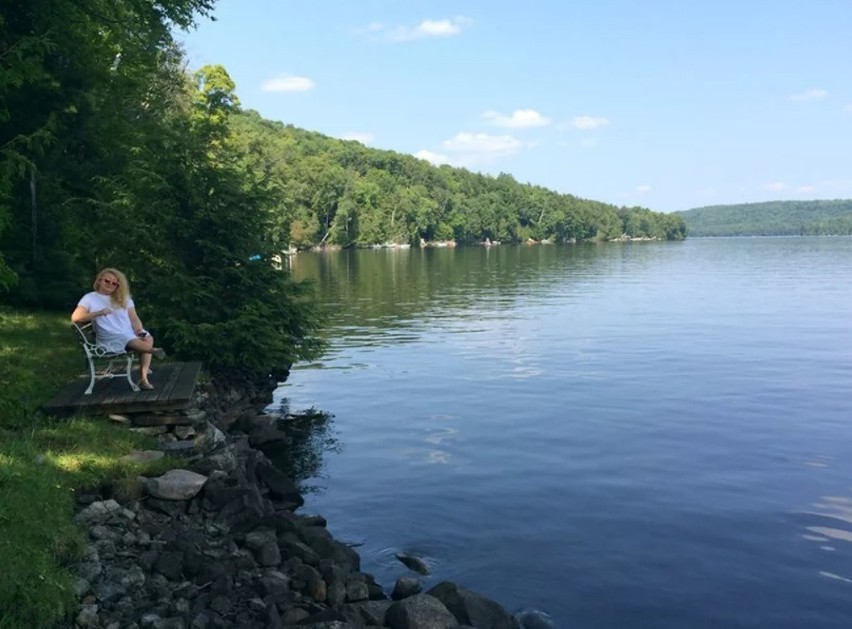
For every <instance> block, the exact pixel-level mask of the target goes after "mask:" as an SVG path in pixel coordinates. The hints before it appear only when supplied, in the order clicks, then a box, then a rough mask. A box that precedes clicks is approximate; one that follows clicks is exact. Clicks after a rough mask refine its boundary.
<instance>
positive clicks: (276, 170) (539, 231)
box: [233, 111, 685, 250]
mask: <svg viewBox="0 0 852 629" xmlns="http://www.w3.org/2000/svg"><path fill="white" fill-rule="evenodd" d="M233 128H234V130H235V134H236V137H237V138H238V141H239V142H241V143H242V144H244V145H246V146H252V147H255V149H256V150H257V151H258V152H259V153H260V156H259V157H258V158H257V159H258V160H261V161H262V162H263V163H264V164H265V166H264V172H266V173H267V175H268V179H267V186H268V187H270V188H271V189H274V190H275V195H276V198H277V202H276V203H275V204H274V206H273V207H272V210H271V211H272V215H273V216H272V221H273V225H274V227H273V230H274V234H275V243H276V246H278V247H279V249H281V250H283V249H287V248H288V247H290V246H295V247H299V248H307V247H311V246H316V245H326V244H333V245H340V246H344V247H347V246H359V247H369V246H372V245H377V244H386V243H396V244H402V243H410V244H418V243H419V242H420V240H421V239H423V240H426V241H433V240H455V241H456V242H457V243H459V244H474V243H477V242H481V241H483V240H485V239H486V238H488V239H490V240H500V241H503V242H507V243H511V242H514V243H517V242H525V241H527V240H529V239H532V240H545V239H547V240H554V241H559V242H567V241H570V242H574V241H579V240H613V239H617V238H620V237H622V236H623V235H628V236H631V237H647V238H660V239H672V240H680V239H682V238H683V237H684V236H685V229H684V227H683V222H682V220H681V219H680V218H678V217H674V216H671V215H666V214H661V213H656V212H651V211H650V210H647V209H645V208H617V207H615V206H613V205H608V204H605V203H600V202H597V201H590V200H587V199H579V198H577V197H574V196H572V195H564V194H558V193H556V192H553V191H552V190H547V189H545V188H542V187H540V186H531V185H525V184H520V183H518V182H517V181H515V179H514V178H513V177H512V176H511V175H508V174H501V175H499V176H497V177H491V176H488V175H482V174H478V173H472V172H470V171H468V170H465V169H459V168H450V167H449V166H441V167H435V166H432V165H431V164H429V163H427V162H425V161H424V160H420V159H417V158H415V157H413V156H410V155H401V154H399V153H395V152H393V151H382V150H377V149H371V148H367V147H365V146H363V145H361V144H358V143H357V142H351V141H344V140H338V139H334V138H330V137H326V136H323V135H320V134H318V133H314V132H310V131H305V130H302V129H297V128H294V127H292V126H289V125H284V124H281V123H277V122H272V121H268V120H264V119H263V118H261V117H260V116H259V115H258V114H257V113H256V112H252V111H248V112H238V113H235V115H234V123H233ZM631 217H632V218H631Z"/></svg>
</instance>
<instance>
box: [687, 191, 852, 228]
mask: <svg viewBox="0 0 852 629" xmlns="http://www.w3.org/2000/svg"><path fill="white" fill-rule="evenodd" d="M677 214H679V215H680V216H681V217H682V218H683V220H684V221H685V222H686V226H687V229H688V230H689V234H690V235H691V236H848V235H852V199H846V200H841V199H835V200H820V201H767V202H764V203H743V204H738V205H712V206H708V207H700V208H695V209H692V210H686V211H683V212H677Z"/></svg>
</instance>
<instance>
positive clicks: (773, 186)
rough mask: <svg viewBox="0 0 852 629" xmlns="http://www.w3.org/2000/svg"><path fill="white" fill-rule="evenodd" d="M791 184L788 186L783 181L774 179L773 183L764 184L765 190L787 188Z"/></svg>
mask: <svg viewBox="0 0 852 629" xmlns="http://www.w3.org/2000/svg"><path fill="white" fill-rule="evenodd" d="M789 187H790V186H788V185H787V184H786V183H784V182H783V181H773V182H772V183H767V184H765V185H764V186H763V188H764V190H778V191H781V190H787V189H788V188H789Z"/></svg>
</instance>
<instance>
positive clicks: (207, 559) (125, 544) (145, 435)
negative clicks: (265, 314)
mask: <svg viewBox="0 0 852 629" xmlns="http://www.w3.org/2000/svg"><path fill="white" fill-rule="evenodd" d="M66 328H67V325H66V322H65V321H64V317H63V316H61V315H57V314H47V313H41V314H39V313H23V312H16V311H12V310H9V309H7V308H3V309H2V310H0V338H2V340H3V342H4V343H3V347H4V348H5V349H4V351H5V352H6V353H7V354H8V355H9V357H11V358H12V359H13V360H12V361H7V362H6V363H4V368H3V372H2V374H0V375H2V381H3V384H4V385H5V386H4V389H3V393H2V404H3V406H2V408H3V410H4V412H5V414H4V417H3V420H4V429H3V440H2V445H0V493H2V498H3V499H2V501H0V505H2V507H0V561H2V563H3V565H4V568H5V569H4V574H3V576H2V577H0V627H2V628H3V629H10V628H12V627H22V626H28V627H30V626H31V627H48V626H57V627H68V628H70V627H115V628H120V627H133V626H137V627H145V626H147V627H202V626H204V627H223V628H224V627H257V628H258V629H260V628H263V627H286V626H295V624H296V623H298V625H299V626H303V627H314V628H315V629H318V628H320V627H323V628H325V627H366V626H377V627H381V626H386V627H395V628H397V629H403V628H411V629H416V628H417V627H427V626H428V627H438V626H440V627H447V628H449V627H456V626H472V627H498V628H506V629H512V628H517V627H520V626H526V625H525V624H524V625H522V624H521V622H520V621H519V620H518V618H520V619H521V620H524V619H533V620H534V621H535V622H537V623H538V624H537V625H535V626H548V625H546V624H542V623H546V622H547V621H546V617H545V616H544V615H541V614H537V613H535V612H529V611H528V612H524V613H521V614H520V615H519V616H518V618H515V617H513V616H512V615H511V614H509V613H508V612H507V611H506V610H505V609H503V608H502V606H500V605H499V604H498V603H497V602H495V601H492V600H489V599H487V598H486V597H483V596H482V595H480V594H477V593H475V592H472V591H470V590H467V589H465V588H464V587H463V586H461V585H458V584H455V583H451V582H446V581H443V582H440V583H438V584H437V585H435V586H433V587H432V588H430V589H429V591H428V592H423V587H422V585H421V583H420V576H422V574H423V573H424V570H423V567H424V566H425V564H424V563H423V562H422V561H421V560H419V559H418V558H416V557H412V556H407V555H405V554H402V555H399V556H398V558H399V560H400V562H401V563H400V576H399V578H398V579H397V580H396V582H395V583H394V584H392V586H391V584H385V586H382V585H381V584H378V583H376V581H375V579H374V578H373V577H372V576H371V575H369V574H367V573H363V572H361V570H360V557H359V556H358V554H357V553H356V552H355V551H354V550H353V549H352V548H351V547H349V546H348V545H347V544H345V543H342V542H340V541H338V540H336V539H335V538H334V537H333V536H332V535H331V534H330V533H329V531H328V529H327V528H326V521H325V519H324V518H322V517H321V516H317V515H299V514H297V513H296V512H295V511H296V510H297V509H298V507H300V506H301V505H302V504H303V499H302V497H301V494H300V490H299V487H298V482H297V481H294V479H293V478H292V476H293V473H294V472H293V471H294V470H296V469H300V470H302V475H303V476H304V475H306V474H309V473H310V472H311V471H312V470H313V467H315V466H316V465H317V464H318V461H319V460H320V459H321V456H322V453H321V452H317V451H315V448H313V449H312V447H311V445H310V442H311V438H312V435H313V434H314V432H315V431H316V430H322V428H323V424H324V423H325V422H326V421H328V417H327V416H325V415H324V414H322V413H317V412H313V413H310V412H309V413H305V414H302V415H287V414H275V413H272V414H268V413H267V412H265V409H266V408H267V407H268V405H269V404H270V403H271V400H272V391H273V389H274V387H275V386H276V383H274V382H271V381H270V380H269V379H266V378H263V379H261V380H260V381H257V382H249V381H248V380H246V379H245V378H243V377H238V378H236V379H235V380H234V381H228V380H227V379H224V378H221V377H220V378H218V379H211V380H207V381H206V382H204V383H202V384H200V385H199V386H198V387H197V390H196V400H195V404H194V405H193V407H192V408H190V409H188V410H186V411H183V412H182V413H181V416H182V417H183V419H182V420H181V419H180V418H177V419H176V418H175V417H174V416H173V415H174V414H167V415H156V414H153V415H152V414H150V413H147V414H146V413H142V414H139V415H130V416H127V415H125V416H111V420H112V422H108V421H106V420H105V419H104V418H84V417H76V418H73V419H71V420H61V419H56V418H51V417H46V416H42V415H41V413H40V412H39V411H38V407H39V405H40V404H41V403H42V402H43V401H44V400H45V399H46V398H47V397H49V396H50V395H51V394H52V392H53V391H52V389H53V388H54V387H56V386H57V385H59V384H60V383H64V382H65V381H67V379H68V378H70V377H72V375H73V374H74V373H76V371H78V369H75V367H74V364H75V363H77V361H76V360H75V359H79V356H78V355H77V354H78V351H77V348H76V347H74V345H73V343H71V342H70V333H69V335H68V337H69V342H67V343H61V342H60V343H58V344H57V345H56V346H55V347H50V348H45V350H44V353H48V352H49V353H50V354H51V356H55V358H53V359H52V362H51V364H52V365H53V366H54V367H56V368H55V369H52V370H51V371H52V376H51V378H50V379H49V381H48V382H41V381H39V380H38V379H37V378H34V377H33V376H32V374H33V373H35V372H36V366H37V364H38V361H40V360H43V358H44V356H43V355H42V353H40V352H39V351H37V350H36V348H37V345H36V344H37V342H38V340H40V339H44V338H45V337H47V338H50V339H52V340H58V339H57V337H58V336H59V335H60V334H61V332H63V331H67V330H66ZM77 366H78V367H79V364H78V365H77ZM20 399H24V400H28V404H26V405H21V404H20V403H18V404H17V405H16V403H15V400H20ZM134 419H135V421H136V422H137V423H139V424H140V425H142V426H144V427H134ZM270 448H272V449H273V450H274V452H275V453H276V455H275V457H276V460H280V459H281V457H282V454H283V456H284V457H285V458H286V459H289V460H290V461H291V464H290V465H288V466H287V467H288V468H289V469H288V470H287V472H288V473H285V472H283V471H282V470H281V469H279V468H277V467H275V466H274V465H273V464H272V463H271V461H270V460H269V459H268V458H267V457H266V454H265V452H266V451H268V449H270ZM302 457H306V458H305V460H303V459H302ZM313 471H316V470H313ZM297 476H298V474H297ZM35 511H37V512H38V515H37V516H36V514H35V513H34V512H35ZM427 570H428V568H427ZM524 622H526V621H524Z"/></svg>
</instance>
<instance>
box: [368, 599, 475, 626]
mask: <svg viewBox="0 0 852 629" xmlns="http://www.w3.org/2000/svg"><path fill="white" fill-rule="evenodd" d="M385 624H387V625H388V626H389V627H392V628H393V629H451V628H452V627H455V626H456V625H458V624H459V623H458V621H457V620H456V618H455V616H453V615H452V614H451V613H450V610H448V609H447V608H446V607H445V606H444V604H443V603H442V602H441V601H439V600H438V599H437V598H435V597H434V596H429V595H428V594H415V595H414V596H410V597H409V598H406V599H403V600H401V601H397V602H395V603H393V604H392V605H391V606H390V607H388V611H387V614H386V616H385Z"/></svg>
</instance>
